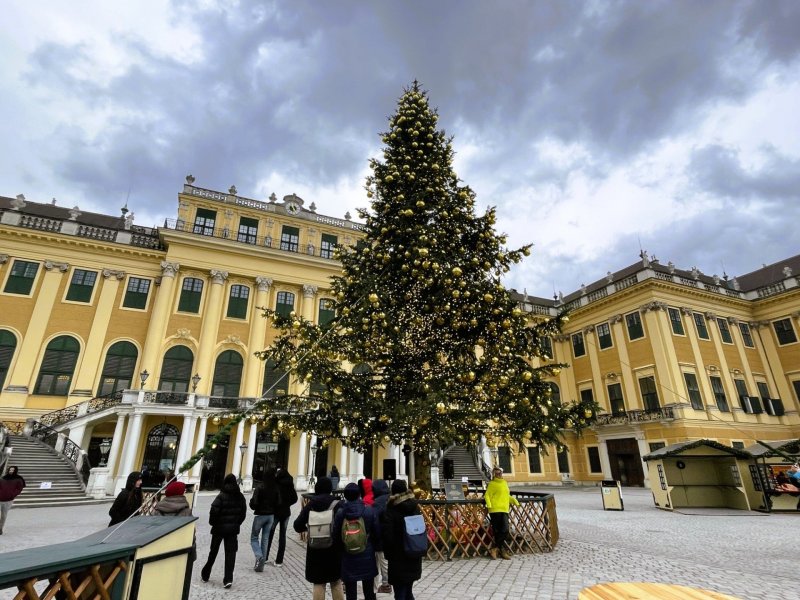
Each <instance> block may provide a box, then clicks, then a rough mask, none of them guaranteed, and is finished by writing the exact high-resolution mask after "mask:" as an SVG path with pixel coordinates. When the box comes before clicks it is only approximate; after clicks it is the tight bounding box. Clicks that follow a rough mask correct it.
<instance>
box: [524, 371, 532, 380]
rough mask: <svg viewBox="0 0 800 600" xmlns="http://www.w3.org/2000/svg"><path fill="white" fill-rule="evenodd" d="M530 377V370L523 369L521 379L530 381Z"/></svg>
mask: <svg viewBox="0 0 800 600" xmlns="http://www.w3.org/2000/svg"><path fill="white" fill-rule="evenodd" d="M532 377H533V373H531V372H530V371H524V372H523V373H522V379H523V381H530V380H531V378H532Z"/></svg>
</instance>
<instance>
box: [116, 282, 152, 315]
mask: <svg viewBox="0 0 800 600" xmlns="http://www.w3.org/2000/svg"><path fill="white" fill-rule="evenodd" d="M149 292H150V280H149V279H140V278H138V277H131V278H130V279H128V287H127V289H126V290H125V299H124V300H123V301H122V306H124V307H125V308H139V309H144V307H145V306H147V294H148V293H149Z"/></svg>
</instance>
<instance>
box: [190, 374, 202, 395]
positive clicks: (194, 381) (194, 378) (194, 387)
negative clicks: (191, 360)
mask: <svg viewBox="0 0 800 600" xmlns="http://www.w3.org/2000/svg"><path fill="white" fill-rule="evenodd" d="M201 379H202V377H200V373H195V374H194V375H192V393H193V394H194V393H195V392H196V391H197V384H198V383H200V380H201Z"/></svg>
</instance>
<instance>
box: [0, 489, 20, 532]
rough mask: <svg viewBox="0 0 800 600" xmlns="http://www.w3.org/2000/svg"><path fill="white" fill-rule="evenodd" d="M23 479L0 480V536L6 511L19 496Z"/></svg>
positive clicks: (4, 522) (6, 514)
mask: <svg viewBox="0 0 800 600" xmlns="http://www.w3.org/2000/svg"><path fill="white" fill-rule="evenodd" d="M22 481H23V479H22V478H21V477H20V478H19V479H5V478H4V479H0V535H3V526H4V525H5V524H6V517H7V516H8V511H9V510H11V505H12V504H14V498H16V497H17V496H19V493H20V492H21V491H22V488H23V487H24V484H23V483H22Z"/></svg>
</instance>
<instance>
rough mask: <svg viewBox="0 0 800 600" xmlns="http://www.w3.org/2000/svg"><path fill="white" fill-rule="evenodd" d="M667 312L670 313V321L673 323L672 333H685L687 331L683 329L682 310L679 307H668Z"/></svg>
mask: <svg viewBox="0 0 800 600" xmlns="http://www.w3.org/2000/svg"><path fill="white" fill-rule="evenodd" d="M667 312H668V313H669V322H670V324H671V325H672V333H674V334H675V335H685V334H686V332H685V331H684V330H683V319H682V318H681V311H679V310H678V309H677V308H668V309H667Z"/></svg>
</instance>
